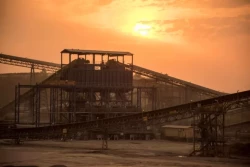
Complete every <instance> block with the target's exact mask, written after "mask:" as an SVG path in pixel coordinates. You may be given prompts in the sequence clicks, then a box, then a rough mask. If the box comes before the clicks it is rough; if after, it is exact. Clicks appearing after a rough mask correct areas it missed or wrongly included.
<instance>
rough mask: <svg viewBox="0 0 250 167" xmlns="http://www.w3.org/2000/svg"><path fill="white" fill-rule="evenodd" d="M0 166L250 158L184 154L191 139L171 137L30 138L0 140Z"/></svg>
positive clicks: (222, 162) (228, 164) (214, 162)
mask: <svg viewBox="0 0 250 167" xmlns="http://www.w3.org/2000/svg"><path fill="white" fill-rule="evenodd" d="M0 143H1V144H0V166H19V167H20V166H26V167H27V166H35V167H81V166H90V167H92V166H101V167H107V166H110V167H124V166H126V167H137V166H138V167H151V166H152V167H154V166H162V167H163V166H169V167H184V166H185V167H201V166H205V167H217V166H218V167H235V166H250V160H243V159H228V158H201V157H187V155H188V154H189V153H190V152H191V150H192V144H191V143H181V142H171V141H165V140H164V141H158V140H151V141H137V140H134V141H121V140H119V141H109V143H108V144H109V149H108V150H102V149H100V148H101V144H102V143H101V141H97V140H91V141H67V142H61V141H29V142H27V141H26V142H25V143H23V144H22V145H19V146H16V145H10V144H6V142H3V141H2V142H0ZM4 143H5V144H4Z"/></svg>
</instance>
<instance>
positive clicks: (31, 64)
mask: <svg viewBox="0 0 250 167" xmlns="http://www.w3.org/2000/svg"><path fill="white" fill-rule="evenodd" d="M79 51H80V50H76V49H74V50H70V49H65V50H64V51H62V55H63V54H64V53H67V52H68V53H69V52H72V53H76V54H77V53H79ZM90 52H91V51H85V54H83V55H82V53H80V54H78V55H79V57H80V56H84V58H85V55H86V56H87V55H88V54H89V53H90ZM97 53H100V51H97ZM101 53H102V55H104V54H107V53H109V54H110V51H102V52H101ZM122 54H130V53H128V52H122ZM112 56H113V57H116V55H114V54H113V55H112ZM122 61H123V60H119V62H122ZM0 63H4V64H10V65H15V66H22V67H28V68H31V74H32V75H31V76H32V77H31V83H32V82H33V81H34V69H40V70H42V69H45V70H47V71H54V72H55V73H54V74H52V75H51V76H50V77H49V78H47V79H46V80H44V81H43V82H41V83H40V84H48V83H51V82H52V81H56V80H60V77H61V73H62V71H63V68H66V67H67V65H64V63H62V65H60V64H56V63H50V62H45V61H39V60H34V59H27V58H22V57H17V56H10V55H6V54H0ZM121 65H123V66H125V67H126V68H129V69H131V70H132V71H133V72H134V73H138V74H140V75H142V76H146V77H150V78H153V79H155V80H156V81H157V82H160V83H166V84H170V85H177V86H181V87H185V88H186V91H187V89H188V88H191V89H194V90H196V91H197V92H200V93H202V92H204V94H207V95H209V96H210V97H215V96H220V95H223V93H221V92H217V91H214V90H211V89H208V88H204V87H201V86H199V85H195V84H191V83H189V82H186V81H182V80H180V79H177V78H174V77H170V76H167V75H163V74H161V73H158V72H154V71H151V70H148V69H146V68H143V67H139V66H136V65H133V64H130V65H126V64H123V63H121ZM33 91H34V90H32V89H31V90H29V91H27V92H25V93H24V94H22V95H21V97H20V101H25V100H27V99H30V97H31V95H32V93H33ZM186 94H187V93H186ZM14 109H15V101H14V100H13V101H12V102H11V103H9V104H7V105H6V106H4V107H2V109H1V111H0V118H4V116H5V115H6V114H7V113H8V112H11V111H12V112H14Z"/></svg>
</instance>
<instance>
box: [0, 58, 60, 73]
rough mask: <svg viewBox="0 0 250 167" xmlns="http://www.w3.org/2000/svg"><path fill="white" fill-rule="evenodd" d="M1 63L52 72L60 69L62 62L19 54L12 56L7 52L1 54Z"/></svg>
mask: <svg viewBox="0 0 250 167" xmlns="http://www.w3.org/2000/svg"><path fill="white" fill-rule="evenodd" d="M0 63H3V64H8V65H13V66H19V67H27V68H30V69H33V70H34V69H38V70H46V71H52V72H56V71H58V70H59V69H60V64H56V63H50V62H46V61H40V60H35V59H28V58H23V57H18V56H11V55H6V54H0Z"/></svg>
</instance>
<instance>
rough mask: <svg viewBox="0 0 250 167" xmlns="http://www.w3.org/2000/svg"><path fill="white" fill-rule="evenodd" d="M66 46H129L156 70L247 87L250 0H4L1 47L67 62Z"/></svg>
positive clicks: (0, 0)
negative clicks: (62, 58)
mask: <svg viewBox="0 0 250 167" xmlns="http://www.w3.org/2000/svg"><path fill="white" fill-rule="evenodd" d="M64 48H75V49H95V50H119V51H129V52H132V53H134V55H135V56H134V64H136V65H139V66H142V67H145V68H149V69H151V70H154V71H158V72H162V73H167V74H168V75H170V76H174V77H177V78H180V79H183V80H186V81H190V82H192V83H196V84H199V85H202V86H206V87H209V88H212V89H215V90H219V91H224V92H229V93H233V92H236V91H237V90H240V91H243V90H247V89H250V54H249V53H250V0H0V52H1V53H5V54H10V55H16V56H22V57H27V58H34V59H39V60H44V61H50V62H55V63H59V62H60V51H61V50H63V49H64ZM25 71H29V69H26V68H19V67H15V66H8V65H3V64H0V73H10V72H25Z"/></svg>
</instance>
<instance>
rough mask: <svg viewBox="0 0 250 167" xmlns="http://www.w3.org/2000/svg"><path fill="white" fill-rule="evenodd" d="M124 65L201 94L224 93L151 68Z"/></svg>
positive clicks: (212, 95)
mask: <svg viewBox="0 0 250 167" xmlns="http://www.w3.org/2000/svg"><path fill="white" fill-rule="evenodd" d="M125 66H126V67H127V68H129V69H132V70H133V72H134V73H137V74H140V75H143V76H147V77H149V78H153V79H156V80H157V81H162V82H166V83H169V84H174V85H177V86H183V87H187V88H191V89H194V90H196V91H197V92H200V93H202V94H206V95H209V96H210V97H217V96H220V95H225V93H222V92H219V91H215V90H212V89H209V88H206V87H203V86H199V85H196V84H193V83H190V82H187V81H184V80H181V79H177V78H174V77H171V76H169V75H164V74H161V73H158V72H155V71H152V70H149V69H146V68H143V67H140V66H136V65H125Z"/></svg>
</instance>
